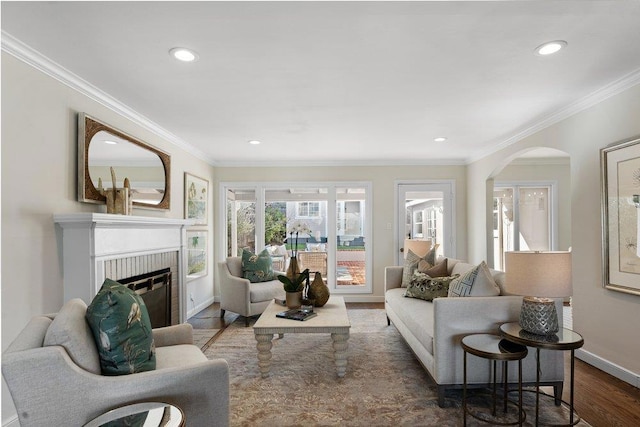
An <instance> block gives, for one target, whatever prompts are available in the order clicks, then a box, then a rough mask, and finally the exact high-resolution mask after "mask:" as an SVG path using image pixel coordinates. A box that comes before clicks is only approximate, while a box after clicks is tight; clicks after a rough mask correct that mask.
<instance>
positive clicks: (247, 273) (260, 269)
mask: <svg viewBox="0 0 640 427" xmlns="http://www.w3.org/2000/svg"><path fill="white" fill-rule="evenodd" d="M242 277H244V278H245V279H249V281H250V282H251V283H258V282H266V281H269V280H273V279H275V276H274V274H273V261H272V259H271V255H269V251H268V250H266V249H264V250H263V251H262V252H260V253H259V254H254V253H253V252H251V251H249V250H246V249H243V250H242Z"/></svg>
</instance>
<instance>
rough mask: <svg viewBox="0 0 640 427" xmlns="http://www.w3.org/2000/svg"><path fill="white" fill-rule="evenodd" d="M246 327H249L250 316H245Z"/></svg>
mask: <svg viewBox="0 0 640 427" xmlns="http://www.w3.org/2000/svg"><path fill="white" fill-rule="evenodd" d="M244 327H245V328H248V327H249V316H245V318H244Z"/></svg>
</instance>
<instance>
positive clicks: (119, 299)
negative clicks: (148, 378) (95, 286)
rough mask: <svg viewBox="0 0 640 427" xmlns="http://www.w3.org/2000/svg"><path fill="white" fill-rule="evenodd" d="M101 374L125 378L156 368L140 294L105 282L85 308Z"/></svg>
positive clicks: (107, 280) (144, 308)
mask: <svg viewBox="0 0 640 427" xmlns="http://www.w3.org/2000/svg"><path fill="white" fill-rule="evenodd" d="M86 317H87V321H88V322H89V325H90V326H91V330H92V331H93V338H94V340H95V345H97V347H98V353H99V355H100V367H101V369H102V374H103V375H125V374H133V373H136V372H144V371H151V370H153V369H155V368H156V356H155V346H154V343H153V334H152V332H151V320H150V319H149V313H148V312H147V307H146V305H145V304H144V301H142V298H141V297H140V295H138V294H136V293H135V292H134V291H132V290H131V289H129V288H128V287H126V286H124V285H122V284H120V283H118V282H114V281H113V280H110V279H106V280H105V281H104V283H103V284H102V288H100V291H99V292H98V294H97V295H96V296H95V297H94V298H93V301H91V304H90V305H89V307H88V308H87V314H86Z"/></svg>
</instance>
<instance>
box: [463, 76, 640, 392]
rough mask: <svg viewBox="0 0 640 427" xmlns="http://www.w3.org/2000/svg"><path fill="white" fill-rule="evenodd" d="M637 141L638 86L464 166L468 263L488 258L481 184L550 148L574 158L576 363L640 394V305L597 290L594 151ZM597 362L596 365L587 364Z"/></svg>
mask: <svg viewBox="0 0 640 427" xmlns="http://www.w3.org/2000/svg"><path fill="white" fill-rule="evenodd" d="M638 135H640V85H636V86H634V87H632V88H631V89H628V90H626V91H625V92H623V93H621V94H618V95H616V96H613V97H610V98H608V99H607V100H605V101H602V102H600V103H599V104H597V105H595V106H593V107H591V108H589V109H587V110H584V111H582V112H580V113H578V114H575V115H574V116H571V117H569V118H568V119H565V120H563V121H561V122H559V123H557V124H555V125H553V126H551V127H549V128H547V129H544V130H542V131H540V132H537V133H536V134H534V135H531V136H529V137H527V138H525V139H524V140H522V141H519V142H518V143H516V144H514V145H512V146H509V147H507V148H505V149H503V150H501V151H499V152H497V153H494V154H492V155H490V156H487V157H485V158H483V159H481V160H479V161H476V162H474V163H472V164H471V165H469V167H468V170H467V194H468V204H469V206H476V207H477V209H478V210H477V212H478V215H468V219H469V222H468V235H469V241H468V244H469V247H468V253H469V259H470V261H472V262H478V261H480V260H482V259H484V258H485V257H486V244H485V243H486V236H487V234H486V217H487V215H486V206H487V205H486V203H485V202H486V200H487V186H486V185H485V181H486V180H487V178H488V177H489V176H491V175H492V174H493V173H494V171H497V170H499V169H500V168H502V167H503V166H504V164H505V163H506V162H509V161H510V160H511V159H512V158H513V157H514V156H516V155H517V153H518V152H520V151H522V150H523V149H525V148H529V147H551V148H556V149H559V150H562V151H565V152H567V153H569V155H570V156H571V195H570V197H571V224H572V226H571V244H572V247H573V291H574V295H573V304H574V310H573V326H574V329H575V330H576V331H577V332H579V333H580V334H582V335H583V337H584V339H585V344H584V347H583V348H584V350H585V352H583V354H582V356H581V357H586V356H589V360H590V361H591V362H593V361H596V360H600V362H601V363H602V366H600V367H601V368H602V367H607V369H608V370H609V371H610V372H613V371H617V373H618V374H622V376H624V377H625V378H624V379H625V380H628V381H629V382H631V383H632V384H634V385H636V386H639V385H640V384H638V380H637V378H638V376H639V375H640V358H639V357H638V354H640V340H638V336H639V335H638V325H639V324H640V297H639V296H634V295H628V294H623V293H619V292H615V291H610V290H606V289H604V288H603V287H602V268H601V249H602V241H601V214H600V163H599V150H600V149H601V148H603V147H605V146H607V145H608V144H611V143H614V142H617V141H622V140H626V139H629V138H631V137H634V136H636V137H637V136H638ZM591 356H594V357H591Z"/></svg>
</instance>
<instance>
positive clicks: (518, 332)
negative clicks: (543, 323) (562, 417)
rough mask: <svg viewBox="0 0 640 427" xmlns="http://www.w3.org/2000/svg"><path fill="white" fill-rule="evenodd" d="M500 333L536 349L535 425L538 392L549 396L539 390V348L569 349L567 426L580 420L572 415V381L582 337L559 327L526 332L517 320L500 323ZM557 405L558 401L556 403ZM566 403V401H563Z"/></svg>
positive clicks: (538, 405) (538, 403)
mask: <svg viewBox="0 0 640 427" xmlns="http://www.w3.org/2000/svg"><path fill="white" fill-rule="evenodd" d="M500 334H501V335H502V336H503V337H504V338H505V339H507V340H509V341H512V342H514V343H517V344H521V345H526V346H528V347H534V348H535V349H536V361H537V362H536V371H537V372H536V390H535V392H536V424H535V425H536V426H538V425H539V422H538V415H539V410H540V394H544V395H545V396H549V395H548V394H546V393H544V392H542V391H540V349H541V348H544V349H547V350H561V351H564V350H571V391H570V401H569V414H570V415H569V424H565V425H567V426H573V425H576V424H578V423H579V422H580V416H577V414H576V416H575V417H574V414H575V410H574V406H573V382H574V369H575V350H576V349H577V348H580V347H582V345H583V344H584V339H583V338H582V336H581V335H580V334H579V333H577V332H574V331H572V330H571V329H567V328H560V330H559V331H558V333H557V334H555V335H536V334H532V333H531V332H527V331H525V330H524V329H522V327H520V324H518V322H511V323H505V324H503V325H500ZM557 404H558V405H559V404H560V402H558V403H557ZM565 404H566V402H565Z"/></svg>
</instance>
